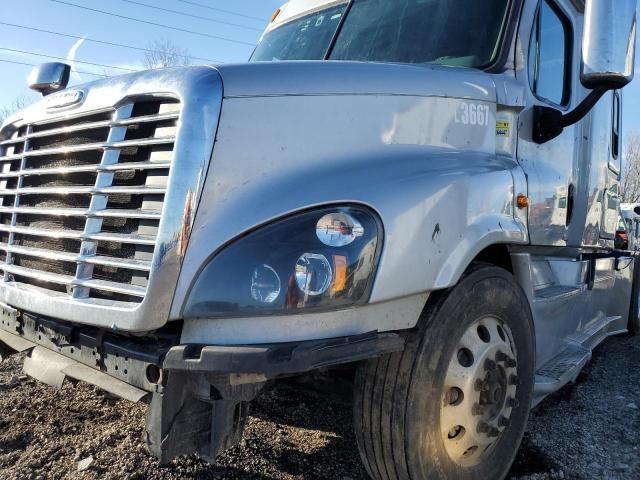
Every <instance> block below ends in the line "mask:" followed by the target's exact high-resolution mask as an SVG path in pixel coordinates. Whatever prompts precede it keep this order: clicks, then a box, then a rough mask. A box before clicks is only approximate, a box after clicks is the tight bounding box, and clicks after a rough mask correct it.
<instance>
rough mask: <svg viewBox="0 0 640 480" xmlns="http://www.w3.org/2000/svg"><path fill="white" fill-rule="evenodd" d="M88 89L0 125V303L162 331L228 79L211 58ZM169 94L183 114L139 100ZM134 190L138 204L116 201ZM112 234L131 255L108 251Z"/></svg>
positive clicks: (83, 320)
mask: <svg viewBox="0 0 640 480" xmlns="http://www.w3.org/2000/svg"><path fill="white" fill-rule="evenodd" d="M83 90H84V91H85V92H86V99H85V101H84V102H83V104H82V105H79V106H74V107H70V108H69V109H66V111H64V112H60V111H58V112H50V111H47V109H46V105H45V102H44V101H42V102H39V103H38V104H36V105H34V106H32V107H29V108H28V109H26V110H25V111H23V112H20V113H19V114H17V115H15V116H13V117H11V118H9V120H8V121H7V123H6V124H5V125H3V126H2V128H1V129H0V167H1V168H0V199H1V200H2V202H1V204H0V220H1V221H0V262H1V263H0V273H4V278H3V279H2V280H3V281H0V301H1V302H4V303H6V304H8V305H11V306H14V307H17V308H22V309H26V310H30V311H33V312H35V313H41V314H46V315H50V316H53V317H57V318H61V319H64V320H69V321H73V322H78V323H83V324H88V325H94V326H98V327H108V328H112V329H117V330H125V331H149V330H153V329H157V328H159V327H161V326H162V325H164V324H165V323H166V322H167V320H168V318H169V311H170V307H171V301H172V299H173V294H174V291H175V287H176V283H177V280H178V275H179V270H180V266H181V262H182V258H183V256H184V254H185V251H186V244H187V241H188V238H189V235H190V232H191V227H192V225H193V219H194V216H195V211H196V207H197V202H198V200H199V197H200V193H201V190H202V182H203V180H204V178H205V176H206V172H207V168H208V165H209V161H210V158H211V152H212V148H213V142H214V139H215V134H216V131H217V125H218V117H219V114H220V109H221V104H222V84H221V80H220V76H219V74H218V72H217V71H216V70H215V69H214V68H211V67H193V68H185V69H180V70H167V71H154V72H142V73H136V74H132V75H126V76H123V77H118V78H115V79H114V78H111V79H108V80H104V81H98V82H94V83H92V84H89V85H87V86H86V87H83ZM168 99H173V100H174V101H175V102H176V103H174V105H179V111H177V110H176V109H172V108H164V109H163V108H160V109H159V110H158V111H154V112H152V113H149V112H148V111H145V109H144V108H142V109H140V110H139V111H138V109H137V107H138V105H141V104H146V103H160V104H162V103H163V102H164V103H165V104H167V102H166V101H167V100H168ZM181 119H188V120H189V121H188V122H184V121H181ZM154 127H157V128H155V133H154V134H153V135H142V133H133V134H131V135H129V134H130V132H132V131H135V130H136V129H139V130H140V132H146V131H148V130H149V129H153V128H154ZM101 135H104V136H101ZM59 139H63V140H67V139H70V140H71V141H69V142H66V141H65V142H61V141H58V140H59ZM75 139H78V140H75ZM141 150H144V151H146V152H150V153H149V155H148V156H145V155H139V154H138V153H137V152H138V151H141ZM154 152H157V155H155V156H154V155H153V153H154ZM96 155H99V156H100V158H99V160H96V159H95V158H93V159H89V160H85V159H84V157H85V156H87V157H90V156H96ZM76 157H77V158H79V159H80V160H79V161H75V160H74V161H71V162H65V161H64V159H69V158H76ZM58 159H62V160H63V161H58ZM39 162H42V163H41V164H39ZM78 178H80V179H83V178H86V179H91V182H89V181H81V182H77V179H78ZM49 179H53V180H54V181H53V182H49ZM60 179H62V180H64V179H70V180H69V182H65V181H62V182H61V183H56V181H57V180H60ZM140 179H144V181H143V182H140V181H138V180H140ZM48 197H51V198H67V199H69V200H68V202H67V203H66V204H58V203H56V202H53V203H54V204H52V202H49V201H47V199H48ZM76 197H77V198H80V199H81V201H80V202H77V203H75V201H74V199H75V198H76ZM133 197H137V198H139V199H140V201H138V202H137V204H136V205H129V204H128V203H127V201H123V202H122V204H120V205H115V204H112V203H110V202H111V199H112V198H116V199H121V198H133ZM40 198H44V199H45V201H43V202H38V201H36V200H38V199H40ZM34 199H35V200H34ZM87 199H88V201H87ZM129 203H132V202H129ZM49 219H54V221H52V222H48V220H49ZM70 225H71V226H70ZM105 225H107V228H105V227H104V226H105ZM24 238H35V239H37V240H38V241H42V245H41V244H39V243H36V244H34V243H25V242H23V239H24ZM107 243H109V244H114V245H115V246H116V247H117V246H118V245H122V250H123V252H120V253H121V254H120V253H118V254H117V255H111V251H112V250H109V251H108V252H105V250H104V249H102V251H101V246H102V245H106V244H107ZM51 245H55V247H51ZM70 245H73V248H71V247H70ZM125 247H126V249H129V250H127V252H129V251H131V252H134V254H130V253H127V252H124V250H125ZM110 248H111V247H110ZM116 250H117V249H116ZM113 251H115V250H113ZM3 257H4V258H3ZM121 271H126V273H127V276H126V277H122V278H120V277H119V276H117V275H115V274H114V272H121ZM112 274H114V275H115V277H114V278H111V275H112Z"/></svg>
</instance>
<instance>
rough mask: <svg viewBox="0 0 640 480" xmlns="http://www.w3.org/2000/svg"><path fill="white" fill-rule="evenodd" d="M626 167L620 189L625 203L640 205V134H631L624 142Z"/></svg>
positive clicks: (623, 169)
mask: <svg viewBox="0 0 640 480" xmlns="http://www.w3.org/2000/svg"><path fill="white" fill-rule="evenodd" d="M624 151H625V153H624V165H623V167H622V178H621V180H620V188H621V190H622V192H621V194H622V201H623V203H640V132H631V133H630V134H629V136H628V137H627V138H626V139H625V142H624Z"/></svg>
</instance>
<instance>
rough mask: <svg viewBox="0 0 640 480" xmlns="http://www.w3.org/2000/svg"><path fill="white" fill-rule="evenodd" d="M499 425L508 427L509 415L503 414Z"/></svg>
mask: <svg viewBox="0 0 640 480" xmlns="http://www.w3.org/2000/svg"><path fill="white" fill-rule="evenodd" d="M498 426H499V427H508V426H509V419H508V418H507V417H505V416H504V415H503V416H501V417H500V418H499V419H498Z"/></svg>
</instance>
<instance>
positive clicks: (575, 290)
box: [535, 285, 582, 301]
mask: <svg viewBox="0 0 640 480" xmlns="http://www.w3.org/2000/svg"><path fill="white" fill-rule="evenodd" d="M581 291H582V290H581V289H580V287H576V286H567V285H551V286H549V287H544V288H540V289H538V290H536V292H535V299H536V300H537V301H549V300H558V299H562V298H567V297H571V296H573V295H577V294H579V293H580V292H581Z"/></svg>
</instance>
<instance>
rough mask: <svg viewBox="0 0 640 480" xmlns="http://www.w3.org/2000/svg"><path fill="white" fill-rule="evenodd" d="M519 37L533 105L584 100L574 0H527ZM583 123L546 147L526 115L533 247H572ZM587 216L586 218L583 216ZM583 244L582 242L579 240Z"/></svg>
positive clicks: (523, 153) (523, 155) (565, 107)
mask: <svg viewBox="0 0 640 480" xmlns="http://www.w3.org/2000/svg"><path fill="white" fill-rule="evenodd" d="M520 25H521V30H520V31H519V35H518V42H519V46H520V51H521V53H522V54H523V56H525V58H526V62H523V65H522V68H519V69H518V70H517V72H516V76H517V77H518V78H519V80H520V82H521V83H522V84H524V85H526V86H527V88H525V90H526V93H525V95H526V96H527V97H528V98H527V105H528V106H529V107H533V106H534V105H541V106H547V107H553V108H555V109H558V110H561V111H562V112H564V113H567V112H568V111H569V110H570V109H572V108H574V107H575V106H576V105H577V104H578V103H579V102H580V101H581V100H582V98H583V89H581V86H580V84H579V79H578V78H577V77H578V73H577V72H578V71H579V67H580V51H579V50H580V48H579V45H580V42H579V41H577V40H576V39H580V38H581V36H582V14H581V13H580V12H579V11H577V10H576V8H575V6H574V3H573V2H571V1H570V0H540V1H539V2H533V1H532V2H527V3H526V4H525V10H524V12H523V21H521V22H520ZM581 128H582V123H578V124H576V125H572V126H570V127H568V128H566V129H565V130H564V132H563V133H562V134H561V135H559V136H558V137H556V138H554V139H553V140H551V141H549V142H546V143H544V144H542V145H540V144H538V143H536V142H535V141H534V140H533V138H532V137H533V135H532V133H533V118H532V108H527V109H526V110H525V111H523V113H522V114H521V120H520V129H519V136H518V161H519V163H520V165H521V166H522V168H523V170H524V171H525V174H526V175H527V179H528V189H529V191H528V198H529V219H528V222H529V235H530V239H531V243H532V244H533V245H556V246H565V245H569V226H570V225H575V223H574V222H576V221H577V222H578V223H580V222H582V226H581V227H580V230H582V229H583V228H584V218H582V219H579V218H578V219H576V216H575V215H574V210H575V208H574V207H575V198H576V189H577V186H578V185H577V178H576V175H575V172H576V171H577V170H578V168H577V167H578V164H579V161H580V146H581V143H580V132H581ZM583 217H584V216H583ZM578 242H579V240H578Z"/></svg>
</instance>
